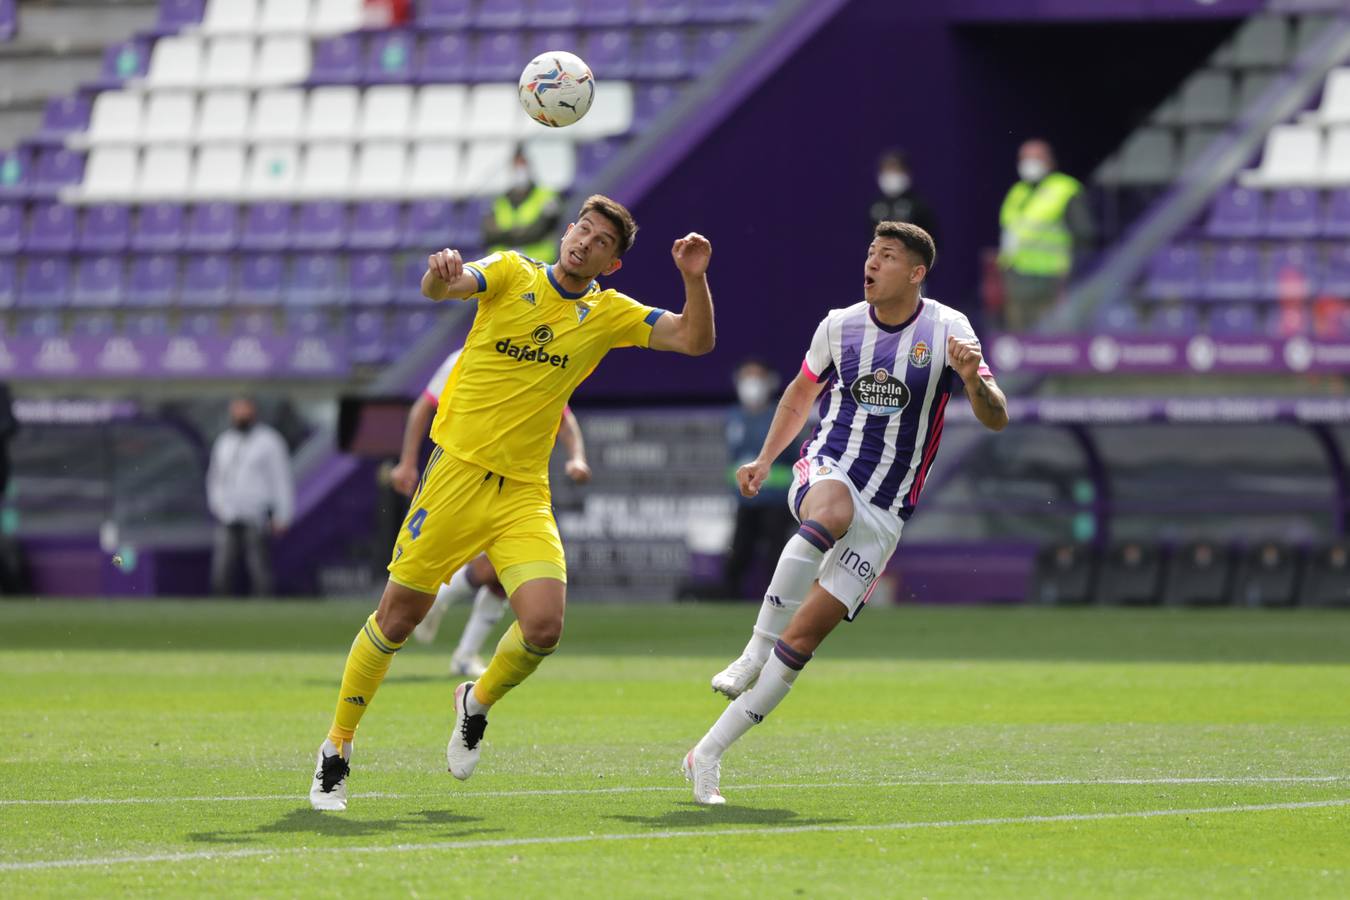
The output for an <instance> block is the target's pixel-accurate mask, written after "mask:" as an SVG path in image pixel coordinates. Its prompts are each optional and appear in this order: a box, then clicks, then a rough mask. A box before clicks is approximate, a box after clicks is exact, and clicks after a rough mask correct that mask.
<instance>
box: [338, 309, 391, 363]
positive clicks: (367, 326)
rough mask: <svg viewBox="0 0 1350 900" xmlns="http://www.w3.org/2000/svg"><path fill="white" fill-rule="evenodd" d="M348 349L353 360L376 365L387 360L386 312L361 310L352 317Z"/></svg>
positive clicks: (348, 335)
mask: <svg viewBox="0 0 1350 900" xmlns="http://www.w3.org/2000/svg"><path fill="white" fill-rule="evenodd" d="M347 338H348V344H347V349H348V352H349V353H350V354H351V358H352V361H353V362H355V363H358V364H360V365H375V364H377V363H382V362H384V360H385V344H384V313H382V312H371V311H367V312H359V313H357V314H356V315H355V316H353V317H352V319H351V327H350V328H349V330H348V332H347Z"/></svg>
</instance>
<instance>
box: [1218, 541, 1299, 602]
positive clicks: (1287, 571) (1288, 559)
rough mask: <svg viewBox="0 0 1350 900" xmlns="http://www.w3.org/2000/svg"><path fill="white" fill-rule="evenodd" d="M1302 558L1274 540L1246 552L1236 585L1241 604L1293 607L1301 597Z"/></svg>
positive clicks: (1237, 597)
mask: <svg viewBox="0 0 1350 900" xmlns="http://www.w3.org/2000/svg"><path fill="white" fill-rule="evenodd" d="M1298 576H1299V559H1298V554H1297V553H1296V552H1295V551H1294V548H1292V547H1289V546H1287V545H1285V544H1278V543H1275V542H1274V541H1267V542H1266V543H1263V544H1258V545H1256V546H1254V547H1251V548H1249V549H1248V550H1247V552H1246V553H1245V554H1244V555H1243V559H1242V565H1241V567H1240V569H1239V571H1238V577H1237V583H1236V585H1235V588H1234V595H1233V597H1234V602H1235V603H1236V604H1237V605H1239V606H1293V605H1294V603H1295V602H1296V600H1297V599H1298V594H1297V589H1298Z"/></svg>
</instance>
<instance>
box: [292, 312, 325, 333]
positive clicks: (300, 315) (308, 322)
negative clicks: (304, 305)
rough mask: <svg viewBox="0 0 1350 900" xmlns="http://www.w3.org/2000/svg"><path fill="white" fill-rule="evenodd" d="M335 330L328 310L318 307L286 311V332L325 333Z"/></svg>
mask: <svg viewBox="0 0 1350 900" xmlns="http://www.w3.org/2000/svg"><path fill="white" fill-rule="evenodd" d="M331 331H333V327H332V323H331V322H330V321H329V317H328V315H327V312H326V311H324V310H318V309H292V310H288V311H287V313H286V333H287V334H295V335H316V334H318V335H324V334H328V333H329V332H331Z"/></svg>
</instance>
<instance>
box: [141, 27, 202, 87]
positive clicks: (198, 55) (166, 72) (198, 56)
mask: <svg viewBox="0 0 1350 900" xmlns="http://www.w3.org/2000/svg"><path fill="white" fill-rule="evenodd" d="M201 69H202V42H201V40H200V39H198V38H195V37H184V36H181V35H179V36H175V37H165V38H160V39H159V40H158V41H155V48H154V50H152V51H151V52H150V68H149V70H148V71H147V72H146V73H145V80H146V83H148V84H149V85H151V86H152V87H192V86H194V85H196V84H197V83H198V81H199V79H200V78H201Z"/></svg>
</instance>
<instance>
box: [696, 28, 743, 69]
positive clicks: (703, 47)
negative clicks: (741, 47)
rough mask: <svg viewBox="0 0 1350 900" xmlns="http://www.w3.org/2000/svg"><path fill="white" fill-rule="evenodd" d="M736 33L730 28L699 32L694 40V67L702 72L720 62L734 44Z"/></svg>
mask: <svg viewBox="0 0 1350 900" xmlns="http://www.w3.org/2000/svg"><path fill="white" fill-rule="evenodd" d="M736 37H737V35H736V32H735V31H733V30H731V29H730V28H710V29H708V30H706V31H700V32H699V33H698V37H697V38H696V39H695V40H694V67H695V69H696V70H697V71H700V72H703V71H707V70H708V69H711V68H712V67H713V66H715V65H717V64H718V63H719V62H721V61H722V57H724V56H726V53H727V51H728V50H730V49H731V48H732V47H733V46H735V44H736Z"/></svg>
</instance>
